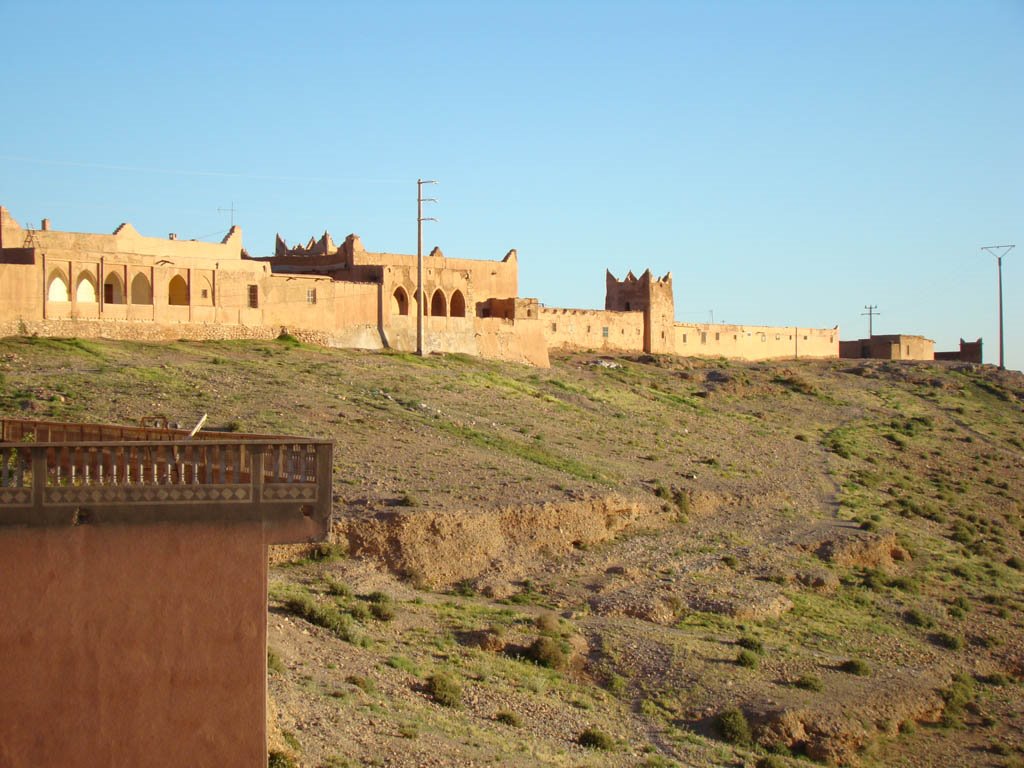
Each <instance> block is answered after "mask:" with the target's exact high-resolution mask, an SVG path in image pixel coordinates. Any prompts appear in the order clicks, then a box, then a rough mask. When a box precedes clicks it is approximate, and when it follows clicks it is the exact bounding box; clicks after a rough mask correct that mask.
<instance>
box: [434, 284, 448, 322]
mask: <svg viewBox="0 0 1024 768" xmlns="http://www.w3.org/2000/svg"><path fill="white" fill-rule="evenodd" d="M446 310H447V307H446V306H445V300H444V294H443V293H442V292H441V289H440V288H438V289H437V290H436V291H434V296H433V298H432V299H431V300H430V314H431V315H432V316H434V317H444V316H445V315H446V314H448V312H447V311H446Z"/></svg>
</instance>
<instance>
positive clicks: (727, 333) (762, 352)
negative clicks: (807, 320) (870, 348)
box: [675, 323, 839, 360]
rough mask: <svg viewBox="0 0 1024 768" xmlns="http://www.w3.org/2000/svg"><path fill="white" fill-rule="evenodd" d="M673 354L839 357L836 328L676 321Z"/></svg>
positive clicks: (748, 357) (752, 357) (744, 357)
mask: <svg viewBox="0 0 1024 768" xmlns="http://www.w3.org/2000/svg"><path fill="white" fill-rule="evenodd" d="M675 353H676V354H677V355H680V356H683V357H727V358H731V359H735V360H773V359H785V358H804V357H816V358H836V357H839V327H838V326H837V327H835V328H796V327H793V326H789V327H783V326H767V325H726V324H724V323H676V324H675Z"/></svg>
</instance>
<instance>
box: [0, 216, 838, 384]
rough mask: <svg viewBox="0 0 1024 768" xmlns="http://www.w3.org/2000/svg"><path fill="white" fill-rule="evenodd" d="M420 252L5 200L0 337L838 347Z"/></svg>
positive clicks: (767, 353)
mask: <svg viewBox="0 0 1024 768" xmlns="http://www.w3.org/2000/svg"><path fill="white" fill-rule="evenodd" d="M423 261H424V291H423V294H424V295H423V297H422V300H421V297H420V296H419V293H418V291H417V284H418V283H417V280H418V275H417V257H416V256H414V255H409V254H399V253H381V252H372V251H367V250H366V249H365V248H364V247H363V244H362V242H361V241H360V239H359V237H357V236H356V235H349V236H348V237H346V238H345V240H344V241H343V242H342V243H341V244H340V245H339V244H336V243H335V242H334V241H333V239H332V238H331V236H330V234H328V233H326V232H325V233H324V234H323V236H322V237H320V238H319V239H314V238H310V240H309V241H308V242H307V243H306V244H305V245H296V246H291V247H289V246H288V244H287V243H285V242H284V241H283V240H282V239H281V237H280V236H278V238H277V243H276V247H275V252H274V255H273V256H271V257H268V258H260V259H255V258H251V257H250V256H249V254H248V253H247V252H246V251H245V249H244V248H243V247H242V233H241V230H240V229H239V228H238V227H232V228H231V230H230V231H229V232H228V233H227V235H226V236H225V237H224V239H223V240H222V241H221V242H219V243H205V242H197V241H195V240H187V241H183V240H179V239H178V238H177V237H176V236H175V235H170V236H168V237H167V238H166V239H163V238H154V237H144V236H142V235H140V234H139V233H138V232H137V231H136V230H135V229H134V228H133V227H132V226H131V225H130V224H122V225H120V226H119V227H118V228H117V229H116V230H115V231H114V232H113V234H110V235H101V234H88V233H80V232H61V231H56V230H54V229H53V228H52V227H51V226H50V224H49V221H47V220H44V221H43V223H42V226H41V227H40V228H39V229H30V228H22V227H21V226H19V225H18V223H17V222H16V221H15V220H14V218H13V217H12V216H11V215H10V214H9V213H8V211H7V210H6V209H4V208H2V207H0V335H13V334H24V333H38V334H41V335H47V336H83V337H108V338H121V339H142V340H147V339H148V340H171V339H179V338H186V339H211V338H217V339H224V338H229V339H230V338H239V339H245V338H264V339H265V338H273V337H275V336H277V335H278V334H279V333H281V331H282V330H287V331H288V332H289V333H291V334H292V335H294V336H297V337H299V338H300V339H302V340H304V341H309V342H312V343H318V344H323V345H328V346H338V347H354V348H359V349H383V348H390V349H397V350H404V351H412V350H415V349H416V348H417V338H416V337H417V318H418V315H419V313H420V309H421V307H422V313H423V330H424V349H425V350H427V351H436V352H459V353H464V354H470V355H478V356H481V357H487V358H493V359H498V360H509V361H513V362H522V363H529V364H531V365H538V366H547V365H548V364H549V363H548V352H549V350H551V349H557V348H576V349H593V350H598V351H607V352H626V353H630V352H632V353H640V352H646V353H650V354H676V355H685V356H698V357H728V358H737V359H745V360H764V359H771V358H793V357H823V358H829V357H833V358H834V357H837V356H838V354H839V348H838V328H797V327H776V326H753V325H751V326H747V325H725V324H713V323H700V324H696V323H677V322H676V321H675V298H674V296H673V288H672V276H671V275H670V274H669V275H665V276H664V277H661V278H657V277H655V276H654V275H652V274H651V272H650V270H647V271H646V272H644V273H643V274H642V275H641V276H640V277H636V276H635V275H634V274H633V273H632V272H631V273H629V274H628V275H626V277H625V278H624V279H622V280H618V279H617V278H615V277H614V276H613V275H612V274H611V273H608V274H607V275H606V280H605V290H606V295H605V308H604V309H603V310H600V309H593V310H591V309H562V308H554V307H547V306H544V305H543V304H541V303H540V302H539V301H538V300H537V299H532V298H523V297H520V296H519V259H518V255H517V254H516V252H515V251H514V250H511V251H509V252H508V253H507V254H506V255H505V257H504V258H503V259H501V260H500V261H489V260H481V259H450V258H447V257H445V255H444V254H443V253H442V252H441V249H440V248H435V249H434V250H433V251H431V252H430V254H429V255H428V256H426V257H424V260H423Z"/></svg>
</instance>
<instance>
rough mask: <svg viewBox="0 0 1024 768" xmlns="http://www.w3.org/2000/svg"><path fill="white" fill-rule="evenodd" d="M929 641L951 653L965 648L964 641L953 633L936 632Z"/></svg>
mask: <svg viewBox="0 0 1024 768" xmlns="http://www.w3.org/2000/svg"><path fill="white" fill-rule="evenodd" d="M928 639H929V640H931V641H932V642H933V643H934V644H935V645H937V646H939V647H940V648H946V649H948V650H950V651H960V650H963V647H964V639H963V638H962V637H961V636H960V635H954V634H953V633H951V632H936V633H935V634H933V635H931V636H929V638H928Z"/></svg>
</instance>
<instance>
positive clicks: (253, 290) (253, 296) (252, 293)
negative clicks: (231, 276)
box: [249, 285, 260, 309]
mask: <svg viewBox="0 0 1024 768" xmlns="http://www.w3.org/2000/svg"><path fill="white" fill-rule="evenodd" d="M259 306H260V287H259V286H258V285H250V286H249V309H258V308H259Z"/></svg>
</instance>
